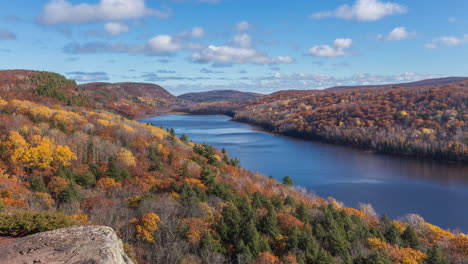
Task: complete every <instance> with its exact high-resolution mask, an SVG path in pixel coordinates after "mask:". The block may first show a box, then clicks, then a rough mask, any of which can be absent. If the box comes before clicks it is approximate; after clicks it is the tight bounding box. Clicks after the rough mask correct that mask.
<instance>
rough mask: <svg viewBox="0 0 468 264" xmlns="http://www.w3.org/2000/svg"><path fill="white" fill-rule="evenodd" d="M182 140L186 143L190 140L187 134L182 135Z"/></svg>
mask: <svg viewBox="0 0 468 264" xmlns="http://www.w3.org/2000/svg"><path fill="white" fill-rule="evenodd" d="M180 140H182V142H185V143H188V142H189V138H188V136H187V135H186V134H182V135H180Z"/></svg>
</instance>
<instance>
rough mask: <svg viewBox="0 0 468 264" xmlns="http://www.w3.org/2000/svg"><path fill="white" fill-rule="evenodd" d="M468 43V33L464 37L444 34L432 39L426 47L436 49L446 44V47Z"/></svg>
mask: <svg viewBox="0 0 468 264" xmlns="http://www.w3.org/2000/svg"><path fill="white" fill-rule="evenodd" d="M466 43H468V34H465V35H464V36H463V37H460V38H458V37H455V36H443V37H438V38H435V39H433V40H432V42H430V43H426V44H425V45H424V47H426V48H428V49H435V48H439V47H441V46H446V47H453V46H459V45H462V44H466Z"/></svg>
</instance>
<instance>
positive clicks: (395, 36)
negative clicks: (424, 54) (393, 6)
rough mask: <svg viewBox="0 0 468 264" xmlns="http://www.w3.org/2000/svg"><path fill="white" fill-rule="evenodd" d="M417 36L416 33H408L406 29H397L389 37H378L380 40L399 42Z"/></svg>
mask: <svg viewBox="0 0 468 264" xmlns="http://www.w3.org/2000/svg"><path fill="white" fill-rule="evenodd" d="M414 36H416V33H415V32H408V31H407V30H406V28H405V27H396V28H394V29H393V30H392V31H390V33H388V35H386V36H385V35H378V36H377V38H378V39H380V40H388V41H399V40H404V39H409V38H412V37H414Z"/></svg>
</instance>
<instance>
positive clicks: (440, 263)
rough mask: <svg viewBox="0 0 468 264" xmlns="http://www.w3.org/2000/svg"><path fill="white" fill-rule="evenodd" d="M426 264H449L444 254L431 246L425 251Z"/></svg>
mask: <svg viewBox="0 0 468 264" xmlns="http://www.w3.org/2000/svg"><path fill="white" fill-rule="evenodd" d="M426 263H427V264H449V261H448V259H447V256H446V255H445V252H444V251H443V250H442V249H441V248H440V247H438V246H433V247H432V248H431V249H429V250H428V251H427V260H426Z"/></svg>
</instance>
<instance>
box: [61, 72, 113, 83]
mask: <svg viewBox="0 0 468 264" xmlns="http://www.w3.org/2000/svg"><path fill="white" fill-rule="evenodd" d="M67 75H72V77H71V79H72V80H76V81H78V82H98V81H107V80H109V77H108V75H107V73H105V72H82V71H76V72H67Z"/></svg>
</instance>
